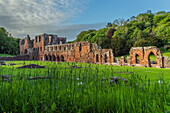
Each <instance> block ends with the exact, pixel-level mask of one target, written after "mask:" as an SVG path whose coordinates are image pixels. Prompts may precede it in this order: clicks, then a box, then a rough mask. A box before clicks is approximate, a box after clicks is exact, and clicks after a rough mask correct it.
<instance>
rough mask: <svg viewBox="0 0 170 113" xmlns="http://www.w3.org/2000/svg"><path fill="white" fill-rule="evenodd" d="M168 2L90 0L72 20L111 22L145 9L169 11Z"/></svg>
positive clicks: (159, 0)
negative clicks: (82, 10)
mask: <svg viewBox="0 0 170 113" xmlns="http://www.w3.org/2000/svg"><path fill="white" fill-rule="evenodd" d="M169 4H170V0H91V1H90V2H89V4H88V5H87V6H86V9H85V10H84V12H82V13H81V14H80V15H79V16H78V17H77V18H76V19H75V20H74V21H73V22H74V23H84V24H89V23H95V22H96V23H100V22H112V21H113V20H114V19H117V18H124V19H128V18H130V17H131V16H136V15H138V14H139V13H144V12H146V11H147V10H152V12H157V11H162V10H164V11H169V10H170V7H169Z"/></svg>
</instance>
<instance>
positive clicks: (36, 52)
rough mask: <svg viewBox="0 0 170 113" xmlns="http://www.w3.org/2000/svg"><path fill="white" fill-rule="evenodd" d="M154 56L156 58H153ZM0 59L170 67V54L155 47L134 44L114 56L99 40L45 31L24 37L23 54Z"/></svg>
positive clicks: (21, 43) (21, 48)
mask: <svg viewBox="0 0 170 113" xmlns="http://www.w3.org/2000/svg"><path fill="white" fill-rule="evenodd" d="M153 57H154V58H153ZM0 60H42V61H57V62H86V63H96V64H109V65H120V66H122V65H127V66H142V67H157V68H170V58H168V57H163V56H162V53H161V51H160V50H159V49H158V48H157V47H155V46H152V47H133V48H131V50H130V55H129V56H128V57H124V56H122V57H121V58H119V59H117V58H115V57H114V54H113V52H112V49H101V47H99V46H98V45H97V44H95V43H90V42H88V41H80V42H75V43H68V44H66V38H64V37H58V36H57V35H52V34H45V33H44V34H42V35H38V36H35V38H34V39H32V40H31V39H30V37H29V36H27V37H26V38H24V39H22V40H20V55H19V56H16V57H1V58H0Z"/></svg>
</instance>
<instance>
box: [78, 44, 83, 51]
mask: <svg viewBox="0 0 170 113" xmlns="http://www.w3.org/2000/svg"><path fill="white" fill-rule="evenodd" d="M81 50H82V45H81V43H80V46H79V51H81Z"/></svg>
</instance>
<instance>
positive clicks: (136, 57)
mask: <svg viewBox="0 0 170 113" xmlns="http://www.w3.org/2000/svg"><path fill="white" fill-rule="evenodd" d="M135 59H136V64H140V57H139V55H138V54H136V55H135Z"/></svg>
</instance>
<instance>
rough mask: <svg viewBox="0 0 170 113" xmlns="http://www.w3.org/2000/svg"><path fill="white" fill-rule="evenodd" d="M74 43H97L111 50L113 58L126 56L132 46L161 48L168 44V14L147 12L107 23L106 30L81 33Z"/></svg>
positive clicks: (169, 15) (169, 34)
mask: <svg viewBox="0 0 170 113" xmlns="http://www.w3.org/2000/svg"><path fill="white" fill-rule="evenodd" d="M111 29H114V30H111ZM82 34H83V35H82ZM108 34H109V35H108ZM110 34H112V36H110ZM75 41H90V42H92V43H97V44H98V45H99V46H101V47H102V48H106V49H113V50H114V54H115V56H121V55H124V54H127V53H128V52H129V50H130V48H131V47H133V46H157V47H163V46H164V45H167V44H168V43H170V12H165V11H159V12H156V13H155V14H154V13H152V11H151V10H148V11H147V12H145V13H141V14H139V15H137V16H132V17H131V18H130V19H127V20H124V19H116V20H114V21H113V23H111V22H109V23H107V25H106V28H102V29H99V30H97V31H95V30H89V31H83V32H81V33H80V34H79V35H78V36H77V39H76V40H75ZM116 42H117V43H116ZM121 43H122V45H121Z"/></svg>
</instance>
